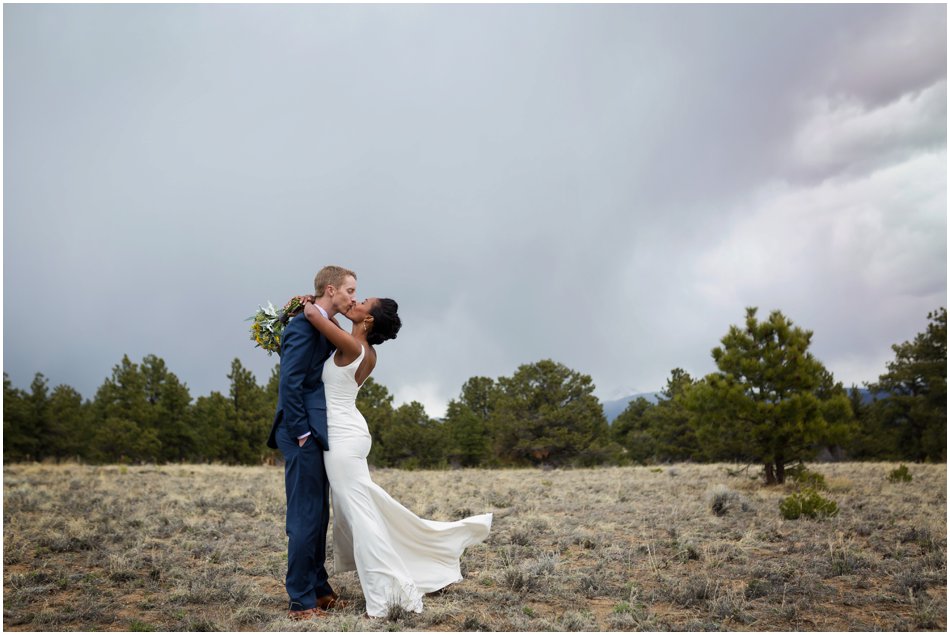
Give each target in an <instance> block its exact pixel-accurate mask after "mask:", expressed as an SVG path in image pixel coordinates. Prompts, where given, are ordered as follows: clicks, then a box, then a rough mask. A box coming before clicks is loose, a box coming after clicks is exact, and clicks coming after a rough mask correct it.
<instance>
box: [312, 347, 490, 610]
mask: <svg viewBox="0 0 950 635" xmlns="http://www.w3.org/2000/svg"><path fill="white" fill-rule="evenodd" d="M365 354H366V351H365V350H363V351H362V352H361V353H360V356H359V357H358V358H356V360H354V361H353V363H351V364H348V365H347V366H337V365H336V364H335V363H334V361H333V357H330V358H329V359H328V360H327V361H326V363H325V364H324V365H323V385H324V388H325V390H326V400H327V432H328V436H329V439H328V440H329V445H330V449H329V450H328V451H326V452H324V454H323V456H324V463H325V464H326V470H327V478H328V479H329V481H330V491H331V492H332V501H333V567H334V572H335V573H340V572H343V571H352V570H354V569H355V570H356V572H357V574H358V575H359V578H360V585H361V586H362V587H363V595H364V597H365V598H366V612H367V613H368V614H369V615H371V616H373V617H384V616H386V614H387V611H388V608H389V606H390V605H399V606H401V607H402V608H404V609H406V610H408V611H413V612H416V613H420V612H422V596H423V594H425V593H431V592H433V591H437V590H439V589H441V588H443V587H445V586H447V585H449V584H452V583H454V582H459V581H461V580H462V574H461V572H460V570H459V558H461V556H462V551H464V550H465V548H466V547H468V546H470V545H473V544H475V543H478V542H481V541H482V540H484V539H485V538H487V537H488V532H489V530H490V528H491V521H492V515H491V514H481V515H478V516H471V517H469V518H465V519H462V520H459V521H455V522H439V521H434V520H426V519H424V518H419V517H418V516H416V515H415V514H413V513H412V512H411V511H409V510H408V509H406V508H405V507H403V506H402V505H401V504H399V503H398V502H397V501H396V500H395V499H393V498H392V497H391V496H390V495H389V494H387V493H386V491H385V490H383V488H381V487H380V486H378V485H376V484H375V483H374V482H373V481H372V479H371V478H370V474H369V467H368V465H367V463H366V457H367V455H368V454H369V450H370V447H371V445H372V438H371V437H370V434H369V429H368V428H367V427H366V420H365V419H364V418H363V415H362V414H360V411H359V410H357V409H356V394H357V393H358V392H359V389H360V387H359V385H358V384H357V383H356V369H357V368H359V365H360V362H362V361H363V356H364V355H365Z"/></svg>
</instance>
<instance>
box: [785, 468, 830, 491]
mask: <svg viewBox="0 0 950 635" xmlns="http://www.w3.org/2000/svg"><path fill="white" fill-rule="evenodd" d="M785 473H786V475H789V476H791V479H792V480H793V481H794V482H795V483H797V484H798V485H800V486H801V487H810V488H811V489H814V490H823V489H828V483H827V482H826V481H825V477H824V475H823V474H819V473H818V472H813V471H811V470H809V469H808V468H807V467H805V466H804V465H802V464H799V465H796V466H795V467H791V468H789V469H788V470H786V471H785Z"/></svg>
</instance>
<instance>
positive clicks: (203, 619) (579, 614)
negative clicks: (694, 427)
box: [3, 463, 947, 631]
mask: <svg viewBox="0 0 950 635" xmlns="http://www.w3.org/2000/svg"><path fill="white" fill-rule="evenodd" d="M894 467H896V466H895V465H894V464H884V463H865V464H824V465H816V466H813V469H815V470H816V471H817V472H820V473H821V474H823V475H824V476H825V477H826V479H827V481H828V485H829V491H828V492H826V495H827V496H829V497H831V498H833V499H834V500H836V501H837V502H838V505H839V507H840V513H839V514H838V515H837V516H836V517H833V518H830V519H826V520H821V521H816V520H795V521H787V520H784V519H782V517H781V515H780V514H779V510H778V503H779V501H780V500H781V499H782V498H783V497H784V496H786V495H788V493H790V492H791V491H793V490H794V487H793V486H792V485H786V486H779V487H773V488H764V487H762V486H761V485H759V484H758V483H757V482H756V481H754V480H752V478H750V475H751V473H753V472H757V471H758V470H757V469H756V468H754V467H753V468H752V469H750V470H749V471H748V473H742V474H738V475H736V474H735V468H736V466H727V465H676V466H664V467H662V468H649V467H633V468H601V469H588V470H568V471H540V470H508V471H483V470H462V471H450V472H434V471H419V472H404V471H397V470H378V471H376V472H374V479H375V480H376V481H377V482H378V483H379V484H380V485H382V486H383V487H385V488H386V489H387V490H388V491H389V492H390V493H391V494H392V495H393V496H395V497H396V498H397V499H398V500H401V501H402V502H403V503H404V504H405V505H406V506H407V507H409V508H410V509H412V510H413V511H415V512H416V513H418V514H421V515H423V516H426V517H430V518H435V519H442V520H449V519H455V518H460V517H462V516H465V515H469V514H472V513H479V512H483V511H491V512H494V514H495V523H494V526H493V528H492V533H491V536H490V538H489V540H488V541H487V543H485V544H481V545H478V546H475V547H472V548H470V549H469V550H468V551H467V552H466V554H465V556H464V559H463V565H462V570H463V572H464V573H465V580H464V581H463V582H462V583H459V584H457V585H454V586H452V587H449V588H448V589H447V590H444V591H443V592H441V593H437V594H433V595H430V596H428V597H427V598H426V610H425V612H424V613H422V614H421V615H414V614H412V615H406V614H404V613H401V612H400V611H393V612H392V613H391V615H390V617H389V619H383V620H371V619H367V618H363V617H362V615H363V611H364V604H363V598H362V594H361V592H360V587H359V583H358V580H357V578H356V575H355V574H354V573H352V572H351V573H345V574H340V575H333V574H332V569H331V576H332V577H331V582H332V583H333V584H334V586H335V587H336V589H337V590H338V591H339V592H341V593H342V595H343V596H344V597H346V598H349V599H350V600H352V603H351V605H350V606H349V607H347V608H346V609H344V610H342V611H338V612H334V613H333V615H332V617H331V618H329V619H325V620H321V621H316V622H306V623H296V622H291V621H289V620H288V619H287V618H286V616H285V606H286V596H285V594H284V590H283V575H284V567H285V559H286V555H285V554H286V538H285V536H284V533H283V522H284V517H283V515H284V495H283V480H282V477H283V471H282V468H280V467H223V466H191V465H171V466H141V467H128V468H126V467H121V466H108V467H94V466H79V465H60V466H54V465H11V466H4V470H3V474H4V477H3V626H4V629H5V630H11V631H13V630H30V631H57V630H117V631H149V630H161V631H185V630H225V631H258V630H261V631H301V630H327V631H392V630H405V631H413V630H416V631H479V630H490V631H548V630H552V631H554V630H556V631H605V630H611V631H627V630H648V631H650V630H744V631H749V630H782V631H799V630H805V631H811V630H816V631H837V630H861V631H872V630H936V631H943V630H945V629H946V626H947V621H946V614H947V586H946V585H947V525H946V519H947V472H946V465H911V466H910V470H911V473H912V475H913V481H912V482H910V483H891V482H888V480H887V478H886V476H887V474H888V473H889V472H890V471H891V470H892V469H893V468H894ZM730 472H731V473H732V474H730ZM715 502H718V503H719V504H718V505H717V506H716V510H715V511H714V509H713V503H715ZM716 511H718V512H719V513H718V514H717V513H716ZM330 561H331V562H332V558H330Z"/></svg>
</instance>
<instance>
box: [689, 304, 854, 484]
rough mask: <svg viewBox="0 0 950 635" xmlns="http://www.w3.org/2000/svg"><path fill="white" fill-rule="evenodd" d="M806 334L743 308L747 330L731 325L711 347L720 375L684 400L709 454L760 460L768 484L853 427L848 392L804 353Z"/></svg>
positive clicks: (777, 318)
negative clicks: (719, 341)
mask: <svg viewBox="0 0 950 635" xmlns="http://www.w3.org/2000/svg"><path fill="white" fill-rule="evenodd" d="M811 338H812V332H811V331H806V330H803V329H801V328H799V327H797V326H795V325H794V324H793V323H792V321H791V320H789V319H788V318H786V317H785V316H784V315H782V313H781V312H780V311H773V312H772V314H771V315H770V316H769V319H768V320H766V321H762V322H759V321H758V320H757V319H756V309H755V308H749V309H747V310H746V322H745V327H744V328H740V327H738V326H731V327H730V328H729V332H728V333H727V334H726V335H725V337H723V338H722V346H719V347H716V348H714V349H713V351H712V355H713V359H714V360H715V361H716V365H717V367H718V368H719V372H717V373H712V374H709V375H707V376H706V377H705V379H704V380H703V381H701V382H698V383H697V384H696V385H695V386H693V387H692V388H691V389H690V390H689V391H688V394H687V398H686V404H687V407H688V408H689V409H690V410H691V411H692V412H693V413H694V415H695V416H696V419H695V429H696V435H697V439H698V441H699V442H700V444H701V445H702V446H704V448H706V449H707V451H708V452H709V453H710V454H712V455H714V456H720V457H721V456H723V455H726V456H731V457H732V458H745V459H749V460H754V461H758V462H760V463H762V464H763V466H764V468H765V480H766V483H769V484H771V483H783V482H784V481H785V465H786V464H787V463H790V462H796V461H802V460H804V459H807V458H811V457H812V456H813V455H814V454H815V453H816V452H817V450H818V449H819V448H820V447H821V446H822V445H824V444H827V443H829V442H833V441H836V440H841V439H842V438H844V437H845V436H846V435H847V433H848V432H849V431H850V430H851V429H852V428H853V425H854V422H853V414H852V413H851V406H850V404H849V403H848V398H847V395H846V394H844V390H843V389H841V390H836V389H835V387H834V385H829V384H828V380H829V378H830V373H828V372H827V371H826V370H825V368H824V366H823V365H822V364H821V362H819V361H818V360H817V359H815V357H814V356H813V355H812V354H811V353H809V352H808V347H809V346H810V344H811Z"/></svg>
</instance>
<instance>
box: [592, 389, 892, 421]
mask: <svg viewBox="0 0 950 635" xmlns="http://www.w3.org/2000/svg"><path fill="white" fill-rule="evenodd" d="M846 390H847V391H848V392H851V389H850V388H846ZM858 392H859V393H860V394H861V403H862V404H865V405H867V404H869V403H871V402H872V401H874V395H873V394H872V393H871V391H870V390H868V389H867V388H858ZM886 396H887V394H886V393H885V394H882V395H881V398H882V399H883V398H884V397H886ZM637 397H643V398H644V399H646V400H647V401H649V402H650V403H656V402H657V401H659V397H660V393H659V392H639V393H637V394H635V395H630V396H629V397H622V398H620V399H614V400H613V401H605V402H603V405H604V414H605V415H606V416H607V422H608V423H613V422H614V419H616V418H617V417H618V416H619V415H620V413H621V412H623V411H624V410H626V409H627V404H629V403H630V402H631V401H634V400H635V399H637Z"/></svg>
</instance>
